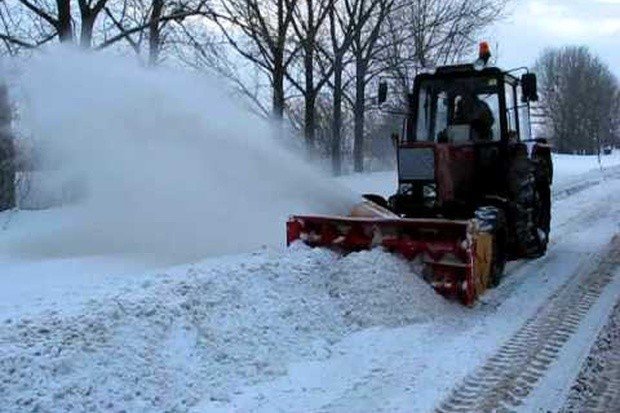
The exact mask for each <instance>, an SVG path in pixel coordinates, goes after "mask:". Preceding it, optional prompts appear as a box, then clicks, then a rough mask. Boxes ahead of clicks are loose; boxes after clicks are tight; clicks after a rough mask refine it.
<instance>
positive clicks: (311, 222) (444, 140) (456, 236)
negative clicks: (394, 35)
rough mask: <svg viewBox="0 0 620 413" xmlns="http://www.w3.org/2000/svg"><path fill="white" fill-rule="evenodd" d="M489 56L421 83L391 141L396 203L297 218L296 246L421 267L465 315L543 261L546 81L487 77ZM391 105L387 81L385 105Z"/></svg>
mask: <svg viewBox="0 0 620 413" xmlns="http://www.w3.org/2000/svg"><path fill="white" fill-rule="evenodd" d="M489 56H490V53H489V50H488V45H486V43H482V44H481V48H480V57H479V59H478V61H476V62H475V63H474V64H463V65H454V66H444V67H439V68H437V69H436V70H435V71H434V72H433V73H422V74H419V75H417V76H416V78H415V80H414V86H413V91H412V93H410V94H409V95H408V98H407V108H406V110H405V111H404V114H405V120H404V125H403V128H402V132H401V133H400V134H395V135H393V136H392V139H393V142H394V144H395V147H396V157H397V168H398V184H397V189H396V193H395V194H394V195H392V196H390V197H389V198H388V199H385V198H383V197H381V196H379V195H374V194H367V195H364V198H365V202H363V203H362V204H360V205H359V206H357V207H356V208H355V209H354V210H353V211H352V213H351V216H347V217H331V216H292V217H291V218H290V219H289V221H288V223H287V241H288V243H291V242H293V241H296V240H302V241H303V242H305V243H306V244H308V245H311V246H320V247H329V248H334V249H338V250H340V251H343V252H345V253H347V252H352V251H359V250H362V249H368V248H373V247H378V246H380V247H383V248H385V249H387V250H388V251H392V252H395V253H399V254H401V255H402V256H404V257H406V258H408V259H411V260H415V259H419V260H421V261H422V262H423V263H424V264H425V270H424V271H423V273H424V274H423V275H424V277H425V278H426V279H427V281H428V282H429V283H431V285H433V287H434V288H435V289H436V290H437V291H438V292H439V293H441V294H443V295H445V296H449V297H455V298H457V299H459V300H461V301H462V302H463V303H464V304H466V305H471V304H473V303H474V302H475V300H476V298H477V297H478V296H479V295H480V294H482V292H483V291H484V290H485V289H487V288H489V287H493V286H495V285H497V284H498V283H499V281H500V278H501V276H502V274H503V271H504V266H505V263H506V261H507V260H516V259H523V258H527V259H532V258H538V257H541V256H543V255H544V254H545V252H546V250H547V244H548V242H549V229H550V219H551V212H550V211H551V190H550V186H551V182H552V178H553V167H552V161H551V147H550V145H549V144H548V143H547V141H546V140H544V139H534V138H533V137H532V127H531V125H530V102H533V101H537V100H538V94H537V85H536V76H535V74H533V73H529V72H528V71H527V69H524V68H520V69H516V70H511V71H503V70H501V69H499V68H497V67H488V66H487V62H488V58H489ZM519 71H522V72H524V73H522V74H521V76H520V77H519V76H516V75H515V73H516V72H519ZM386 97H387V84H386V83H384V82H382V83H380V85H379V94H378V101H379V103H380V104H384V102H385V101H386Z"/></svg>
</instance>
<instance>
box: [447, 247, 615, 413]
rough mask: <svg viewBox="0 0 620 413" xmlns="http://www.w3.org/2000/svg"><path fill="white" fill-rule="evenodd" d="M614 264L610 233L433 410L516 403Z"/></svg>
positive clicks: (505, 407)
mask: <svg viewBox="0 0 620 413" xmlns="http://www.w3.org/2000/svg"><path fill="white" fill-rule="evenodd" d="M619 265H620V237H619V236H616V237H614V239H613V240H612V242H611V244H610V247H609V250H608V251H607V253H606V254H604V256H603V257H602V258H601V260H600V262H599V263H598V265H597V266H596V268H595V269H594V270H593V271H590V272H588V273H585V274H581V275H578V276H577V277H576V278H571V279H570V280H569V281H567V282H566V283H565V284H564V285H563V286H562V287H560V288H559V289H558V290H557V291H556V292H555V293H554V294H553V295H552V296H551V298H550V299H549V301H548V302H547V303H545V304H544V305H543V306H541V308H540V309H539V310H538V311H537V312H536V315H534V316H533V317H532V318H530V319H529V320H527V321H526V322H525V324H524V325H523V326H522V327H521V329H519V331H517V333H516V334H515V335H514V336H512V338H510V339H509V340H508V341H507V342H506V343H505V344H504V345H502V347H500V349H499V351H498V352H497V353H496V354H495V355H494V356H492V357H491V358H490V359H488V361H487V362H486V363H485V364H484V365H483V366H482V367H481V368H479V369H478V370H477V371H475V372H474V373H473V374H471V375H469V376H468V377H466V378H465V380H464V381H463V383H462V384H461V385H459V386H458V387H456V388H455V389H454V390H453V391H452V393H451V394H450V395H449V396H448V398H447V399H446V400H445V401H444V402H443V403H441V405H440V407H439V408H437V409H436V412H437V413H449V412H471V411H477V412H502V411H512V410H514V409H515V408H517V407H518V406H519V405H521V404H522V401H523V400H524V399H525V398H526V397H527V395H528V394H529V393H530V392H531V391H532V390H533V388H534V387H535V386H536V383H537V382H538V381H539V380H540V378H541V377H543V375H544V374H545V372H546V370H547V369H548V368H549V366H550V365H551V363H552V362H553V361H554V360H555V359H556V358H557V355H558V353H559V351H560V349H561V348H562V346H563V345H564V343H566V342H567V341H568V339H569V338H570V337H571V336H572V334H573V333H575V332H576V331H577V329H578V328H579V325H580V323H581V320H582V319H583V317H584V316H585V315H586V314H587V313H588V311H589V309H590V308H591V307H592V305H593V304H594V303H595V302H596V300H597V299H598V297H599V296H600V295H601V293H602V292H603V290H604V289H605V287H606V286H607V285H608V284H609V283H610V282H611V281H612V280H613V278H614V271H615V269H616V268H617V267H618V266H619Z"/></svg>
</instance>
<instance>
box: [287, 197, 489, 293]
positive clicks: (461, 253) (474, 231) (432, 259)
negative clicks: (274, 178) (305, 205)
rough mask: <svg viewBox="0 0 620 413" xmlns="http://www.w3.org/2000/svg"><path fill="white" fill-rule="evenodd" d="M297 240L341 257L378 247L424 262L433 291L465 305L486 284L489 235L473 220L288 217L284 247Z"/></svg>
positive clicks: (391, 217)
mask: <svg viewBox="0 0 620 413" xmlns="http://www.w3.org/2000/svg"><path fill="white" fill-rule="evenodd" d="M368 205H369V203H364V204H362V205H361V206H362V207H363V208H366V207H368ZM375 207H376V206H375ZM371 208H372V207H371ZM358 209H359V206H358ZM297 240H301V241H302V242H304V243H305V244H308V245H310V246H313V247H326V248H331V249H335V250H338V251H342V252H345V253H346V252H353V251H360V250H365V249H371V248H375V247H383V248H385V249H386V250H388V251H390V252H394V253H398V254H400V255H401V256H403V257H405V258H407V259H409V260H413V261H415V262H418V263H421V264H424V266H425V270H424V272H423V273H424V278H425V279H426V280H427V281H428V282H429V283H430V284H431V285H432V286H433V287H434V288H435V290H436V291H437V292H439V293H440V294H442V295H444V296H447V297H451V298H455V299H458V300H460V301H461V302H462V303H463V304H465V305H471V304H473V303H474V301H475V300H476V297H478V296H479V295H480V294H481V293H482V292H483V291H484V290H485V289H486V288H487V286H488V285H489V283H490V279H489V277H490V274H491V271H490V269H491V261H490V258H491V253H492V252H491V248H492V236H491V235H490V234H488V233H486V232H484V231H481V229H480V228H479V225H478V222H477V221H475V220H469V221H461V220H447V219H406V218H399V217H398V216H395V215H393V214H392V216H388V215H387V214H377V215H376V216H372V217H371V216H366V217H360V216H351V217H329V216H293V217H291V218H290V219H289V221H288V222H287V243H288V244H289V245H290V244H291V243H292V242H294V241H297Z"/></svg>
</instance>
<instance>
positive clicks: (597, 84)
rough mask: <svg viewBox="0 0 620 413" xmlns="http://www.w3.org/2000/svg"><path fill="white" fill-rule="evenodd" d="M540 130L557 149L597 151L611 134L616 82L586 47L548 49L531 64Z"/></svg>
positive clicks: (613, 121) (615, 118) (571, 151)
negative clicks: (536, 83) (542, 119)
mask: <svg viewBox="0 0 620 413" xmlns="http://www.w3.org/2000/svg"><path fill="white" fill-rule="evenodd" d="M536 71H537V73H538V74H539V79H540V86H541V87H540V92H541V106H542V108H543V111H544V115H545V117H546V120H547V121H546V122H545V123H544V127H545V131H544V133H545V134H546V135H547V136H549V137H551V138H552V139H553V142H554V146H555V148H556V149H557V151H558V152H561V153H573V152H585V153H590V154H593V153H598V152H599V151H600V147H601V145H602V143H603V142H607V141H609V140H611V139H612V136H613V135H614V134H615V133H616V132H615V123H616V122H617V118H618V113H617V112H616V105H617V102H616V99H617V95H618V81H617V79H616V78H615V77H614V75H613V74H612V73H611V71H610V70H609V68H608V67H607V65H605V63H603V62H602V61H601V60H600V59H599V58H598V57H597V56H595V55H593V54H592V53H591V52H590V50H589V49H588V48H587V47H584V46H582V47H577V46H568V47H564V48H560V49H547V50H546V51H544V52H543V53H542V55H541V56H540V58H539V59H538V61H537V63H536Z"/></svg>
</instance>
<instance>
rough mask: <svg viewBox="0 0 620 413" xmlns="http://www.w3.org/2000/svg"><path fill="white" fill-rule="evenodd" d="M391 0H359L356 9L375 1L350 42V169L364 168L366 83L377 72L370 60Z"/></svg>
mask: <svg viewBox="0 0 620 413" xmlns="http://www.w3.org/2000/svg"><path fill="white" fill-rule="evenodd" d="M394 1H395V0H362V2H363V4H362V6H361V7H360V9H366V8H367V7H370V5H372V4H373V3H376V6H375V7H376V9H375V10H376V13H374V14H373V15H372V17H371V18H369V19H367V20H366V21H365V22H364V23H365V24H363V25H359V26H358V28H357V30H356V31H355V36H354V37H353V43H352V53H353V56H354V62H355V63H354V64H355V103H354V106H353V116H354V119H355V128H354V137H353V158H354V159H353V162H354V166H353V167H354V170H355V171H356V172H362V171H363V170H364V116H365V111H366V86H367V85H368V83H369V82H370V81H371V80H372V79H373V78H374V77H375V76H376V75H377V74H378V73H379V71H374V72H373V71H371V68H372V64H373V63H374V62H375V61H376V58H377V56H378V55H379V52H380V48H379V47H378V46H379V44H380V43H379V39H380V37H381V34H382V33H383V32H382V27H383V23H384V22H385V20H386V18H387V16H388V15H389V14H390V13H391V11H392V7H393V6H394Z"/></svg>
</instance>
